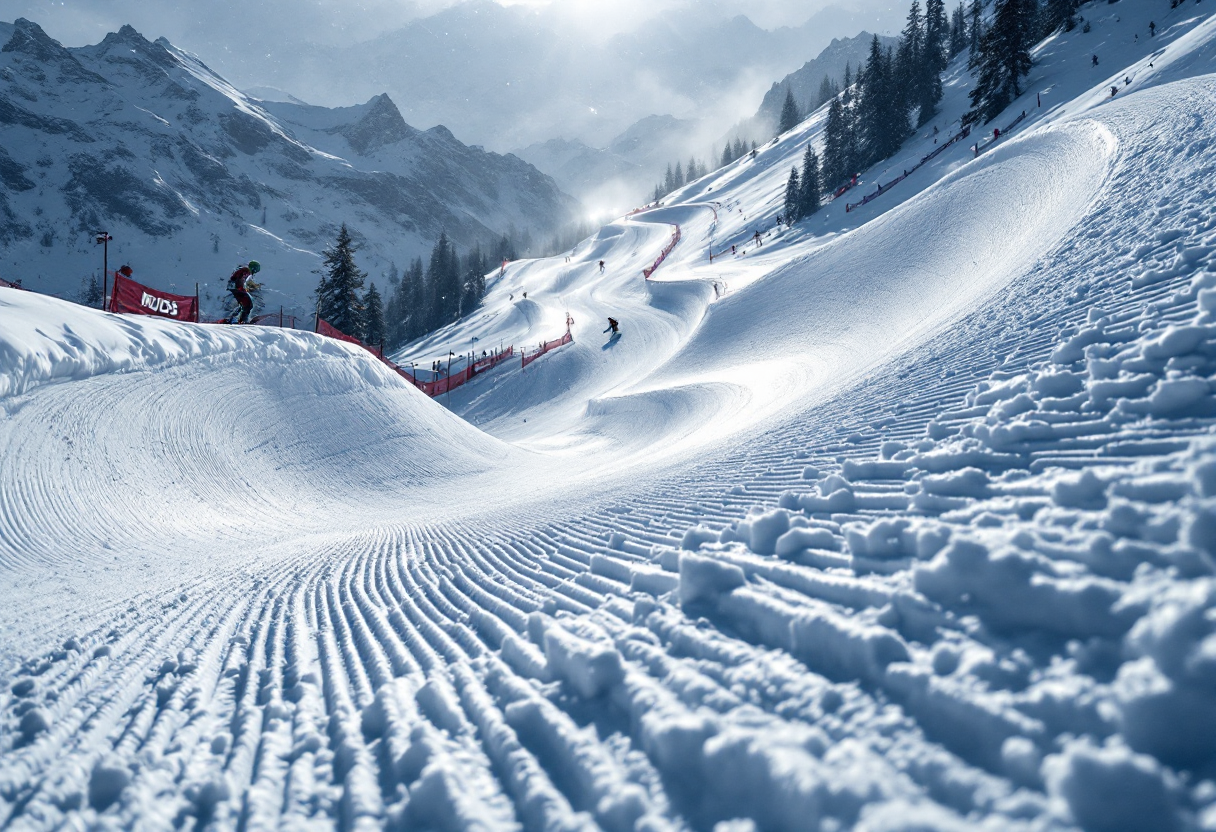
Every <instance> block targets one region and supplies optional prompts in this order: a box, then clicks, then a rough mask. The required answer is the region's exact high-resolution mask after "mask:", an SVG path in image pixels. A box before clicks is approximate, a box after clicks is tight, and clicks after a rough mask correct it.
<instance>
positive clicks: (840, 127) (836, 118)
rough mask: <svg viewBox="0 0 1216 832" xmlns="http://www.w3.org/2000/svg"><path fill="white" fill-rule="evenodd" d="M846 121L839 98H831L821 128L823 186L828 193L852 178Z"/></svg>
mask: <svg viewBox="0 0 1216 832" xmlns="http://www.w3.org/2000/svg"><path fill="white" fill-rule="evenodd" d="M847 119H848V116H847V115H846V114H845V106H844V105H843V104H842V103H841V102H840V99H839V98H833V99H832V100H831V102H830V103H829V104H828V122H827V124H826V125H825V126H824V128H823V184H824V186H825V187H824V189H825V190H828V191H835V190H836V189H837V188H838V187H840V186H841V185H843V184H844V183H845V182H846V181H847V180H848V178H849V177H850V176H852V171H851V170H850V169H849V168H850V152H849V147H848V141H849V125H848V123H847Z"/></svg>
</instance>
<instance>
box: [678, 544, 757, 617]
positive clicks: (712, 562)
mask: <svg viewBox="0 0 1216 832" xmlns="http://www.w3.org/2000/svg"><path fill="white" fill-rule="evenodd" d="M745 583H747V577H746V576H745V575H744V574H743V570H742V569H740V568H739V567H737V566H735V565H733V564H730V563H723V562H722V561H720V560H718V559H717V558H713V557H706V556H703V555H693V554H688V553H685V554H682V555H680V603H681V604H682V605H683V606H685V607H688V606H693V605H696V604H699V603H712V602H713V601H715V600H716V599H717V597H718V596H719V595H722V594H723V593H727V592H730V591H731V590H733V589H737V588H738V587H741V586H743V585H744V584H745Z"/></svg>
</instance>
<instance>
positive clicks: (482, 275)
mask: <svg viewBox="0 0 1216 832" xmlns="http://www.w3.org/2000/svg"><path fill="white" fill-rule="evenodd" d="M564 248H565V246H563V247H562V249H564ZM559 250H561V249H559ZM488 271H489V268H488V264H487V263H486V261H485V258H484V257H483V256H482V253H481V247H480V246H474V247H473V250H472V251H470V252H469V253H468V254H467V255H466V256H465V267H464V296H463V298H462V299H461V314H463V315H467V314H469V313H470V312H472V311H473V310H474V309H476V308H477V307H478V306H480V305H481V300H482V298H484V297H485V295H486V272H488Z"/></svg>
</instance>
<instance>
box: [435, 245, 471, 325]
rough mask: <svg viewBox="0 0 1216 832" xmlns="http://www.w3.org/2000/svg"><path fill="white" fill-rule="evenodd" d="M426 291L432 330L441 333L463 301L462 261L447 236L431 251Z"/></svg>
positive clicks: (454, 317)
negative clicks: (461, 282) (461, 283)
mask: <svg viewBox="0 0 1216 832" xmlns="http://www.w3.org/2000/svg"><path fill="white" fill-rule="evenodd" d="M426 287H427V295H428V301H429V303H428V306H429V307H430V313H431V320H430V329H431V330H436V329H439V327H441V326H443V325H444V324H449V323H451V322H452V321H454V320H456V318H457V316H458V315H459V313H460V304H461V300H462V291H461V288H462V287H461V285H460V258H459V257H458V256H457V255H456V249H455V247H454V246H453V245H452V243H451V241H449V240H448V235H447V233H446V232H445V233H441V234H440V235H439V241H438V242H437V243H435V248H433V249H432V250H431V262H430V264H429V265H428V267H427V275H426Z"/></svg>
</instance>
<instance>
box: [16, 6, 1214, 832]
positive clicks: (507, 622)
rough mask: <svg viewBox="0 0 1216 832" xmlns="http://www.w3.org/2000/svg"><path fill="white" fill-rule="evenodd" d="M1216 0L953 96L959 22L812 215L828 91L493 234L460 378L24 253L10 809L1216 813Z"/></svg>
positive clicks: (703, 822)
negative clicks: (231, 319)
mask: <svg viewBox="0 0 1216 832" xmlns="http://www.w3.org/2000/svg"><path fill="white" fill-rule="evenodd" d="M1209 5H1210V4H1207V3H1194V2H1187V3H1182V4H1181V5H1177V6H1176V7H1174V8H1170V4H1169V2H1168V0H1122V2H1119V3H1116V4H1109V3H1106V2H1091V3H1087V4H1084V5H1082V6H1081V7H1080V8H1079V10H1078V14H1079V15H1081V16H1082V17H1083V24H1084V25H1083V26H1082V25H1078V26H1077V27H1076V28H1075V29H1073V30H1071V31H1059V32H1056V33H1054V34H1052V35H1050V36H1049V37H1047V38H1046V39H1045V40H1043V41H1042V42H1041V43H1039V44H1038V45H1037V46H1036V47H1035V48H1034V50H1033V59H1034V64H1033V66H1032V68H1031V70H1030V73H1029V76H1028V77H1027V79H1026V80H1025V82H1024V84H1023V87H1022V90H1021V93H1022V94H1021V95H1020V96H1019V97H1018V98H1016V99H1015V100H1014V101H1012V103H1011V104H1009V106H1008V107H1007V108H1006V109H1005V110H1004V111H1002V112H1001V113H999V115H997V117H996V118H994V119H993V120H992V121H991V122H990V123H988V124H986V125H985V124H983V123H980V124H975V125H973V126H972V129H971V131H970V133H968V134H967V135H966V136H961V134H962V132H963V124H962V123H961V119H962V118H963V116H964V113H965V112H966V111H967V110H968V108H969V102H968V92H969V90H970V89H971V88H972V86H973V84H974V82H975V79H974V76H973V75H972V74H971V73H970V72H969V71H968V69H967V56H966V55H965V54H964V55H960V56H958V57H956V58H955V59H954V60H953V61H952V62H951V63H950V64H949V66H948V67H947V69H946V71H945V73H944V74H943V86H944V97H943V98H942V100H941V103H940V106H939V108H938V110H937V112H936V114H935V115H934V116H933V118H932V119H930V120H927V121H926V122H925V123H924V124H923V125H921V126H919V127H918V128H917V129H916V130H915V132H914V134H913V135H912V136H911V138H909V139H907V140H906V141H905V142H904V143H903V145H902V146H901V148H900V149H899V150H898V152H896V153H895V154H894V155H893V156H891V157H890V158H888V159H886V160H884V161H883V162H880V163H879V164H877V165H876V166H874V167H872V168H870V169H868V170H865V171H862V172H861V173H860V175H859V176H858V177H857V182H856V184H855V185H853V187H851V188H850V189H848V190H845V191H843V192H842V193H840V194H839V195H838V196H837V197H836V198H835V199H832V200H831V201H828V202H826V203H825V204H824V205H823V206H822V207H821V208H820V209H819V210H818V212H816V213H814V214H812V215H811V216H809V217H807V218H805V219H803V220H802V221H800V222H797V223H794V224H792V225H791V224H785V223H778V222H777V217H778V216H779V215H781V214H782V213H783V211H784V205H783V198H784V195H785V192H786V187H787V180H788V178H789V176H790V170H791V168H794V167H797V166H799V165H801V164H802V160H803V158H804V155H803V154H804V152H805V149H806V147H807V145H808V144H811V145H812V146H814V147H821V146H822V143H823V141H824V133H825V130H826V128H827V119H828V114H827V108H826V107H824V108H820V109H819V110H817V111H815V112H814V113H812V114H810V115H809V116H808V117H807V118H805V119H804V120H803V121H802V122H801V123H800V124H798V125H797V126H796V127H795V128H793V129H792V130H790V131H787V132H785V133H783V134H782V135H781V136H779V137H778V138H777V139H775V140H773V141H772V142H770V143H768V144H765V145H763V146H762V147H760V148H758V150H757V152H756V153H754V154H747V155H745V156H744V157H743V158H740V159H737V160H735V161H734V162H732V163H731V164H729V165H726V166H725V167H723V168H721V169H720V170H717V171H714V172H712V173H710V174H708V175H706V176H704V177H702V178H700V179H698V180H697V181H695V182H692V183H690V184H688V185H686V186H685V187H683V188H682V189H681V190H679V191H677V192H675V193H674V194H671V195H669V196H668V197H666V198H664V199H663V201H662V204H661V205H654V206H648V207H647V208H646V209H645V210H641V211H639V212H636V213H633V214H631V215H629V216H625V217H621V218H619V219H617V220H615V221H613V222H611V223H609V224H607V225H605V226H604V227H603V228H601V229H599V230H598V231H597V232H596V233H594V234H593V235H592V236H591V237H589V238H588V239H586V240H583V241H581V242H580V243H579V244H578V245H577V246H575V247H574V248H573V249H572V250H571V251H569V252H565V253H563V254H560V255H558V256H555V257H550V258H546V259H535V260H520V261H517V262H514V263H510V264H508V265H506V266H505V267H504V268H503V269H502V270H497V269H496V270H495V271H494V272H492V273H491V274H490V275H488V276H487V279H488V288H487V293H486V296H485V299H484V301H483V303H482V305H481V306H480V307H479V308H478V309H477V310H476V311H475V312H473V313H472V314H470V315H467V316H465V317H464V318H462V319H461V320H459V321H456V322H454V323H452V324H450V325H448V326H445V327H442V328H440V329H439V330H437V331H436V332H434V333H432V334H430V335H428V336H426V337H425V338H423V339H420V340H418V341H415V342H413V343H410V344H408V345H407V346H405V347H404V348H403V349H402V350H400V351H399V352H397V353H396V354H394V355H392V356H391V358H392V360H393V361H394V362H396V364H397V365H398V366H400V367H401V368H403V371H404V372H405V373H407V374H413V375H418V374H419V373H420V372H421V373H422V374H423V375H424V376H425V375H426V372H425V368H427V367H430V366H432V365H434V364H435V362H448V364H449V367H450V370H449V371H450V372H455V371H457V370H458V369H459V368H460V367H461V365H462V362H463V361H464V359H462V358H461V356H463V355H470V356H474V355H480V354H481V352H482V351H483V350H484V351H488V350H496V349H499V348H502V349H505V348H506V347H513V348H514V349H515V353H513V358H512V360H509V361H504V362H502V363H501V364H500V365H498V366H496V367H494V368H493V369H490V370H487V371H486V372H484V373H482V374H480V375H478V376H474V377H473V378H472V379H471V380H469V381H468V383H466V384H464V385H463V386H460V387H458V388H455V389H452V390H450V391H449V392H447V393H445V394H443V395H442V396H439V397H435V398H431V397H428V396H427V395H425V394H424V392H423V391H421V390H419V389H418V388H417V387H416V386H415V385H414V384H411V383H410V381H409V380H407V379H405V378H403V376H402V375H401V374H400V373H398V372H396V371H394V369H392V368H391V367H390V366H388V365H387V364H386V363H385V362H383V361H381V360H379V359H378V358H377V357H376V356H375V355H373V354H372V352H370V351H369V350H366V349H363V348H362V347H360V346H358V345H356V344H350V343H345V342H342V341H339V340H335V339H332V338H326V337H323V336H321V335H318V334H316V333H314V332H310V331H300V330H290V329H279V328H275V327H263V326H243V327H237V326H213V325H202V324H188V323H179V322H176V321H170V320H161V319H157V318H153V317H136V316H119V315H111V314H107V313H103V312H99V311H96V310H92V309H86V308H83V307H80V306H77V305H74V304H71V303H68V302H65V301H62V300H59V299H56V298H52V297H47V296H44V295H39V294H36V293H34V292H23V291H18V290H15V289H11V288H4V287H0V575H2V576H3V580H0V681H2V682H3V684H2V685H0V827H3V828H12V829H57V828H96V829H127V828H141V829H162V828H174V829H216V830H221V829H253V828H268V827H281V828H292V829H314V828H315V829H343V830H355V829H381V828H392V829H418V830H469V829H478V830H574V829H584V830H594V829H603V830H608V832H628V831H629V830H634V832H658V831H659V830H672V832H675V831H676V830H696V832H796V831H801V830H821V832H839V831H840V830H863V831H864V832H919V831H920V830H944V831H947V832H948V831H950V830H971V829H985V830H1027V832H1030V831H1031V830H1034V831H1035V832H1047V831H1048V830H1052V831H1053V832H1054V830H1061V831H1062V830H1088V831H1090V832H1098V830H1104V831H1108V832H1109V831H1118V832H1143V831H1144V830H1178V831H1179V832H1182V831H1183V830H1211V829H1216V752H1214V749H1216V560H1214V558H1216V216H1214V215H1213V205H1216V154H1214V153H1213V148H1216V122H1214V121H1213V119H1212V118H1211V114H1212V112H1213V102H1214V101H1216V18H1213V17H1212V16H1211V9H1210V8H1209ZM1150 21H1151V22H1152V23H1153V34H1151V35H1150V29H1149V23H1150ZM1079 22H1080V21H1079ZM0 34H3V33H0ZM150 46H151V47H156V45H155V44H151V45H150ZM159 48H161V49H162V50H164V51H165V54H167V55H169V56H170V57H171V58H173V60H174V61H181V60H185V59H184V58H182V57H181V56H180V55H178V54H176V53H170V52H168V51H167V47H159ZM4 57H5V59H6V60H9V61H11V60H12V58H11V56H9V55H7V54H6V55H5V56H4ZM1098 58H1100V61H1099V60H1098ZM63 60H64V61H66V60H67V59H66V58H65V59H63ZM69 65H70V66H76V64H67V63H65V64H64V66H69ZM79 66H81V67H82V69H81V70H80V71H83V72H92V71H93V70H92V69H89V68H88V67H87V66H86V65H85V64H83V63H82V64H79ZM62 71H67V70H62ZM200 71H201V70H200ZM1112 90H1113V93H1112ZM226 100H228V101H229V102H231V101H233V100H237V99H234V98H232V97H231V96H229V97H228V98H227V99H226ZM239 100H241V101H243V100H244V99H239ZM385 102H387V99H383V100H380V101H379V102H376V101H373V102H372V103H370V104H369V105H366V108H365V109H363V110H360V112H359V113H356V114H353V116H352V117H350V118H348V117H346V116H345V115H343V114H340V113H335V112H334V111H324V112H321V111H318V110H316V109H312V108H306V107H301V106H299V105H292V104H271V103H264V104H256V108H257V113H259V114H261V115H259V116H258V118H259V119H261V120H259V121H258V123H259V124H270V125H275V126H276V130H282V131H283V132H282V133H278V132H275V133H274V136H275V138H273V139H272V140H271V141H273V142H276V143H280V144H283V146H284V147H286V146H290V147H302V148H308V149H309V150H308V152H309V153H312V154H314V155H315V157H316V158H319V159H328V160H334V159H336V157H338V156H340V155H341V154H340V153H339V150H340V145H339V144H338V143H339V142H346V143H347V144H348V145H349V146H351V147H354V144H355V142H360V143H363V142H364V141H365V140H364V139H363V138H359V137H362V136H363V135H364V134H363V133H358V134H357V136H358V137H357V138H353V139H352V136H351V131H350V130H349V129H347V128H348V126H349V125H351V124H355V123H361V124H363V123H367V121H368V119H369V118H370V116H369V113H372V112H377V113H379V116H378V117H377V119H378V122H377V123H391V124H396V123H397V120H398V119H399V116H397V118H393V117H392V114H393V113H395V112H396V110H395V109H393V110H392V112H389V106H391V105H387V104H386V103H385ZM82 106H83V105H82ZM242 106H250V107H253V106H255V105H254V104H252V103H247V104H243V105H242ZM161 115H163V114H161ZM354 116H358V117H359V118H362V119H363V121H362V122H357V121H356V118H355V117H354ZM401 124H402V125H403V124H404V122H401ZM994 128H995V129H999V130H1000V135H999V136H998V135H995V134H994ZM66 129H67V128H66V127H65V130H66ZM397 129H399V128H397ZM344 131H345V132H344ZM288 136H290V137H294V138H290V139H289V138H287V137H288ZM411 136H412V134H411ZM955 136H960V138H959V139H958V140H957V141H954V142H952V143H950V144H947V142H949V141H950V139H951V138H952V137H955ZM412 138H416V137H412ZM412 138H411V139H405V138H403V139H402V141H408V140H412ZM368 141H369V142H370V143H368V144H365V145H364V146H365V147H371V146H372V144H374V140H368ZM327 142H332V143H333V144H327ZM284 152H286V151H284ZM360 152H361V153H363V151H360ZM330 154H332V156H331V155H330ZM366 154H369V158H377V157H375V150H374V149H372V150H367V151H366ZM0 158H2V157H0ZM232 158H234V159H241V158H242V157H240V156H233V157H232ZM338 161H340V160H337V161H334V162H333V163H334V164H337V163H338ZM230 163H231V160H230ZM21 164H22V165H23V166H24V165H25V163H24V162H22V163H21ZM35 164H36V163H35ZM55 164H56V165H61V164H64V162H63V161H62V160H60V161H57V162H56V163H55ZM316 164H321V162H317V163H316ZM325 164H329V162H325ZM382 164H384V165H385V167H384V168H383V170H384V171H385V172H386V174H393V173H394V171H393V169H392V168H391V167H388V162H387V160H382ZM521 164H522V163H521ZM6 165H7V163H5V165H0V173H3V172H5V171H12V170H14V168H13V167H12V166H11V165H7V166H6ZM379 169H380V168H379V167H377V170H379ZM32 171H33V168H30V172H31V173H32ZM31 173H27V172H25V171H21V170H18V171H17V173H16V174H12V175H14V176H19V177H24V178H26V179H28V178H29V176H30V175H31ZM5 175H6V176H8V175H10V174H8V173H5ZM335 175H336V174H335ZM351 175H354V174H351ZM394 175H402V176H404V175H405V174H404V172H403V171H398V172H397V173H396V174H394ZM4 181H5V182H6V184H8V188H9V190H8V198H9V200H10V202H9V211H10V212H11V214H10V220H9V221H10V222H12V218H14V217H15V218H17V219H21V218H23V217H25V219H24V221H26V222H30V223H31V225H32V224H33V221H32V220H30V219H28V216H27V214H26V213H24V212H26V211H27V208H26V207H25V206H27V204H28V205H30V206H32V205H34V204H35V202H33V201H30V202H28V203H26V202H18V201H17V200H18V199H21V200H33V199H34V196H35V194H34V189H33V188H31V189H28V192H27V191H21V192H20V193H18V194H17V195H16V196H14V195H13V192H14V190H17V189H14V187H13V186H12V184H11V183H9V182H8V179H5V180H4ZM335 187H336V186H335ZM184 198H185V197H183V199H184ZM330 198H331V197H330V196H328V195H326V196H325V197H324V198H323V201H325V202H327V203H328V201H329V200H330ZM318 210H319V209H318ZM343 210H344V207H343V206H338V207H335V208H332V209H330V208H328V207H327V208H326V210H325V216H327V217H329V216H332V217H334V218H340V217H341V216H342V212H343ZM200 215H204V212H202V211H201V210H200ZM205 215H206V216H210V212H206V213H205ZM470 215H472V212H471V211H470ZM216 216H220V215H219V214H216ZM65 221H66V220H65ZM208 221H211V220H208ZM215 221H216V222H218V221H219V220H215ZM224 221H225V222H226V221H227V220H226V219H225V220H224ZM199 222H202V220H201V219H200V220H199ZM469 222H472V220H469ZM11 227H12V226H11V225H6V228H11ZM20 244H21V245H24V243H20ZM5 245H6V246H11V245H12V243H11V241H5ZM170 251H171V249H169V248H166V249H165V252H166V256H167V253H168V252H170ZM5 252H6V253H5V257H9V256H11V252H12V249H11V248H6V249H5ZM661 253H665V254H666V256H665V257H660V254H661ZM224 262H227V261H224ZM656 263H657V266H656ZM644 270H645V272H646V276H645V277H644V276H643V272H644ZM164 288H168V287H167V286H166V287H164ZM609 316H611V317H613V318H614V319H616V320H619V321H620V329H621V332H620V334H619V337H610V335H609V334H608V333H607V331H605V330H604V327H605V324H604V322H605V321H606V319H607V318H608V317H609ZM571 321H572V323H570V322H571ZM567 327H569V331H570V332H571V334H572V337H573V342H572V343H566V344H562V345H560V346H556V347H555V348H553V349H552V350H551V351H550V352H548V353H546V354H544V355H542V356H540V357H539V358H536V360H534V361H531V362H530V363H528V364H527V365H526V366H523V364H524V362H523V361H521V360H519V359H518V358H517V357H515V356H518V355H519V353H520V351H525V350H536V349H537V348H538V346H539V345H540V344H542V342H547V341H551V339H556V338H557V337H558V336H560V335H562V333H563V332H564V331H566V330H567Z"/></svg>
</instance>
